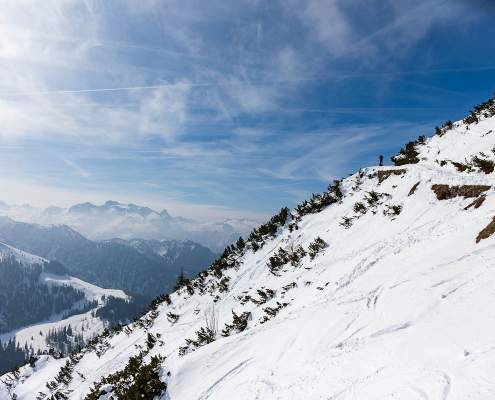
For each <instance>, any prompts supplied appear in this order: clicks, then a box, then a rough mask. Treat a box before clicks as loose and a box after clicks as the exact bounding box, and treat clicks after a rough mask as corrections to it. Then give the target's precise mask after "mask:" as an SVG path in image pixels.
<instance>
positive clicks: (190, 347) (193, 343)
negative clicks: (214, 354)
mask: <svg viewBox="0 0 495 400" xmlns="http://www.w3.org/2000/svg"><path fill="white" fill-rule="evenodd" d="M215 337H216V335H215V333H214V332H213V331H212V330H211V329H210V328H208V327H206V328H204V327H201V328H200V329H199V330H198V331H197V332H196V340H194V339H186V345H185V346H181V347H179V356H184V355H186V354H187V353H189V352H191V351H194V350H196V349H197V348H198V347H202V346H206V345H207V344H210V343H213V342H214V341H215Z"/></svg>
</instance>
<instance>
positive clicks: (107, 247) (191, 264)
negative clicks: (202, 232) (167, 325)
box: [0, 217, 216, 298]
mask: <svg viewBox="0 0 495 400" xmlns="http://www.w3.org/2000/svg"><path fill="white" fill-rule="evenodd" d="M0 241H1V242H4V243H6V244H8V245H11V246H14V247H16V248H18V249H21V250H23V251H26V252H29V253H31V254H36V255H37V256H41V257H44V258H46V259H49V260H54V261H57V262H60V263H62V264H63V265H65V267H66V268H67V269H68V272H69V273H70V274H71V275H73V276H75V277H77V278H80V279H83V280H85V281H87V282H90V283H92V284H95V285H98V286H101V287H107V288H116V289H122V290H125V291H126V293H130V294H140V295H144V296H147V297H149V298H151V297H153V296H155V295H157V294H160V293H164V292H166V291H168V290H170V289H171V288H172V287H173V284H174V283H175V280H176V277H177V275H178V274H179V273H180V270H181V269H184V271H185V272H186V273H187V275H189V276H194V275H196V273H197V272H199V271H201V270H203V269H204V268H205V267H206V266H208V265H209V264H210V263H211V262H212V261H213V260H214V259H215V258H216V254H215V253H213V252H212V251H211V250H210V249H208V248H206V247H204V246H202V245H200V244H198V243H194V242H191V241H177V240H173V241H166V240H162V241H158V240H145V239H140V240H131V241H127V240H124V239H113V240H104V241H92V240H89V239H87V238H86V237H84V236H83V235H81V234H80V233H78V232H76V231H75V230H73V229H72V228H70V227H68V226H66V225H40V224H30V223H25V222H18V221H14V220H13V219H11V218H9V217H0Z"/></svg>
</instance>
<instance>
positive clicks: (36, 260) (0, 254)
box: [0, 242, 48, 266]
mask: <svg viewBox="0 0 495 400" xmlns="http://www.w3.org/2000/svg"><path fill="white" fill-rule="evenodd" d="M8 257H14V259H15V260H16V261H17V262H18V263H21V264H23V265H26V266H28V265H33V264H38V265H43V264H45V263H47V262H48V260H46V259H45V258H43V257H38V256H35V255H34V254H30V253H27V252H25V251H22V250H19V249H16V248H15V247H12V246H9V245H8V244H5V243H2V242H0V260H3V259H4V258H8Z"/></svg>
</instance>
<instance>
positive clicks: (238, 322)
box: [222, 310, 251, 336]
mask: <svg viewBox="0 0 495 400" xmlns="http://www.w3.org/2000/svg"><path fill="white" fill-rule="evenodd" d="M250 319H251V313H250V312H248V311H245V312H243V313H242V314H241V315H237V314H236V313H235V312H234V310H232V323H231V324H225V328H224V329H223V330H222V336H230V335H232V334H234V333H240V332H242V331H244V330H245V329H246V328H247V325H248V321H249V320H250Z"/></svg>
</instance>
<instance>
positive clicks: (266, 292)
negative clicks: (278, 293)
mask: <svg viewBox="0 0 495 400" xmlns="http://www.w3.org/2000/svg"><path fill="white" fill-rule="evenodd" d="M256 292H257V293H258V296H259V299H255V298H251V301H252V302H253V303H254V304H257V305H261V304H265V303H266V302H267V301H269V300H271V299H273V298H274V297H275V291H274V290H272V289H258V290H257V291H256Z"/></svg>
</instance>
